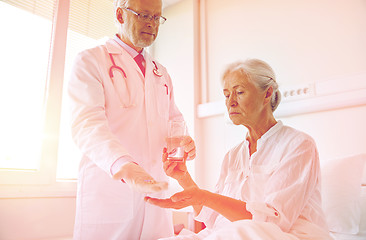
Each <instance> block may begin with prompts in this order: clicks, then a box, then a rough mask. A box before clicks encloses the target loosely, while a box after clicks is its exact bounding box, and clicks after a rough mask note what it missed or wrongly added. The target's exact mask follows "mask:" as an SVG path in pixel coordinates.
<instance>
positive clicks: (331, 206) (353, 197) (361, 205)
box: [213, 154, 366, 240]
mask: <svg viewBox="0 0 366 240" xmlns="http://www.w3.org/2000/svg"><path fill="white" fill-rule="evenodd" d="M321 170H322V182H321V188H322V200H323V201H322V204H323V210H324V213H325V216H326V220H327V223H328V227H329V230H330V234H331V236H332V237H333V238H334V240H366V154H357V155H352V156H346V157H342V158H337V159H332V160H329V161H325V162H322V163H321ZM238 229H239V230H238ZM240 229H243V230H242V231H240ZM223 232H226V234H228V235H226V236H227V237H228V238H227V239H248V236H249V235H248V234H247V231H246V230H245V228H244V226H242V227H240V226H239V227H238V225H237V226H233V225H227V226H226V227H224V230H223ZM221 235H222V234H218V235H217V236H215V237H216V238H213V239H222V238H221V237H220V236H221ZM224 235H225V234H224ZM253 236H254V235H253ZM255 236H256V235H255ZM249 238H250V237H249ZM250 239H253V238H250ZM254 239H255V237H254ZM266 239H267V238H266Z"/></svg>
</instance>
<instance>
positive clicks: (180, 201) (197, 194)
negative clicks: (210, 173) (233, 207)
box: [145, 187, 206, 209]
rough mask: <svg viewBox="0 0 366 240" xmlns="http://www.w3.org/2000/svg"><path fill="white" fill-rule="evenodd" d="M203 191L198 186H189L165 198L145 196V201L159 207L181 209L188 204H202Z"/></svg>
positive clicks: (203, 198)
mask: <svg viewBox="0 0 366 240" xmlns="http://www.w3.org/2000/svg"><path fill="white" fill-rule="evenodd" d="M204 195H205V191H204V190H201V189H200V188H198V187H191V188H189V189H186V190H184V191H182V192H178V193H176V194H174V195H173V196H171V197H170V198H167V199H159V198H152V197H145V201H146V202H148V203H150V204H153V205H156V206H158V207H161V208H173V209H181V208H185V207H188V206H200V207H202V206H203V203H204V200H205V199H206V198H205V196H204Z"/></svg>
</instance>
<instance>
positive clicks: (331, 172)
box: [321, 154, 366, 240]
mask: <svg viewBox="0 0 366 240" xmlns="http://www.w3.org/2000/svg"><path fill="white" fill-rule="evenodd" d="M321 168H322V199H323V210H324V212H325V215H326V220H327V223H328V226H329V230H330V233H331V235H332V237H333V238H334V239H335V240H361V239H362V240H366V154H358V155H353V156H347V157H342V158H338V159H334V160H330V161H327V162H325V163H324V164H322V166H321Z"/></svg>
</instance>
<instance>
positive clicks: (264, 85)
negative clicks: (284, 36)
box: [222, 59, 281, 112]
mask: <svg viewBox="0 0 366 240" xmlns="http://www.w3.org/2000/svg"><path fill="white" fill-rule="evenodd" d="M234 72H239V73H241V74H242V75H244V76H246V77H248V78H249V79H250V80H251V81H252V82H253V83H254V85H256V86H257V87H258V88H259V89H261V90H263V91H266V90H267V89H268V88H269V87H271V86H272V88H273V94H272V99H271V107H272V112H274V111H275V110H276V108H277V107H278V105H279V104H280V102H281V93H280V90H279V89H278V84H277V82H276V75H275V73H274V71H273V69H272V68H271V66H269V64H268V63H266V62H264V61H262V60H259V59H247V60H245V61H244V62H235V63H232V64H230V65H229V66H228V67H227V68H226V70H225V71H224V74H223V76H222V82H224V81H225V79H226V77H227V76H228V75H229V74H231V73H234Z"/></svg>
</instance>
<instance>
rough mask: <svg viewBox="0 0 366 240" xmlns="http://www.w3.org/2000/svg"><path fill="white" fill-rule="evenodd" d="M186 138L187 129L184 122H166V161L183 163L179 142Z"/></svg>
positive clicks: (181, 148) (183, 156)
mask: <svg viewBox="0 0 366 240" xmlns="http://www.w3.org/2000/svg"><path fill="white" fill-rule="evenodd" d="M185 136H187V127H186V123H185V122H184V121H177V120H171V121H169V122H168V137H167V140H166V141H167V151H168V160H170V161H176V162H183V161H184V160H185V157H186V156H185V154H184V149H183V147H181V146H180V142H181V141H182V140H183V138H184V137H185Z"/></svg>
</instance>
